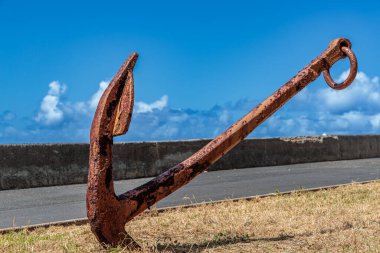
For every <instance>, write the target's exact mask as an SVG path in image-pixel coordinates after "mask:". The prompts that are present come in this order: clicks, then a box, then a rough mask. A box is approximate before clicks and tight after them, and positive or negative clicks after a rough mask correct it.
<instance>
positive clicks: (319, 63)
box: [86, 38, 357, 248]
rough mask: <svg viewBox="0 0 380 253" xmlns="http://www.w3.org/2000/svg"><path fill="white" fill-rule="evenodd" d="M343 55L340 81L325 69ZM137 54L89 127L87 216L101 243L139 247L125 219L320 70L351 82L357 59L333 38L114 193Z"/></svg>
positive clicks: (186, 177)
mask: <svg viewBox="0 0 380 253" xmlns="http://www.w3.org/2000/svg"><path fill="white" fill-rule="evenodd" d="M346 56H347V57H348V58H349V60H350V73H349V75H348V77H347V79H346V80H345V81H344V82H343V83H340V84H337V83H335V82H334V81H333V79H332V78H331V76H330V73H329V69H330V68H331V66H333V64H334V63H336V62H337V61H338V60H340V59H343V58H345V57H346ZM137 57H138V55H137V53H132V54H131V55H130V56H129V57H128V59H127V60H126V61H125V62H124V63H123V65H122V66H121V68H120V69H119V71H118V72H117V74H116V75H115V77H114V78H113V80H112V81H111V82H110V84H109V86H108V88H107V89H106V90H105V91H104V93H103V95H102V97H101V99H100V101H99V104H98V107H97V110H96V112H95V116H94V119H93V122H92V127H91V134H90V138H91V140H90V159H89V174H88V189H87V198H86V199H87V216H88V219H89V222H90V225H91V230H92V232H93V233H94V234H95V235H96V238H97V239H98V241H99V242H100V243H102V244H103V245H104V246H116V245H121V246H129V247H132V248H138V247H139V245H138V244H137V243H136V242H135V241H134V240H133V239H132V237H131V236H129V235H128V233H127V232H126V231H125V224H126V223H127V222H128V221H130V220H131V219H133V218H134V217H135V216H136V215H138V214H140V213H141V212H143V211H144V210H145V209H147V208H149V207H150V206H152V205H153V204H155V203H156V202H157V201H159V200H161V199H163V198H165V197H166V196H168V195H169V194H171V193H172V192H174V191H175V190H177V189H179V188H180V187H182V186H183V185H185V184H187V183H189V182H190V181H191V180H192V179H193V178H194V177H195V176H197V175H198V174H200V173H201V172H203V171H204V170H206V169H207V168H208V167H209V166H210V165H211V164H213V163H214V162H215V161H217V160H218V159H219V158H221V157H222V156H223V155H224V154H226V153H227V152H228V151H229V150H231V149H232V148H233V147H235V146H236V145H237V144H238V143H239V142H241V141H242V140H243V139H244V138H245V137H247V136H248V134H249V133H251V132H252V131H253V130H254V129H255V128H256V127H257V126H258V125H260V124H261V123H262V122H263V121H265V120H266V119H267V118H268V117H270V116H271V115H272V114H273V113H274V112H275V111H277V110H278V109H279V108H280V107H281V106H282V105H284V104H285V103H286V102H287V101H288V100H289V99H290V98H292V97H293V96H294V95H295V94H296V93H298V92H299V91H301V90H302V89H303V88H304V87H305V86H306V85H308V84H309V83H311V82H312V81H314V80H315V79H317V77H318V76H319V75H320V74H321V72H323V75H324V78H325V81H326V82H327V84H328V85H329V86H331V87H332V88H333V89H337V90H340V89H344V88H345V87H347V86H348V85H350V84H351V83H352V82H353V80H354V79H355V76H356V73H357V61H356V57H355V55H354V53H353V52H352V51H351V43H350V41H349V40H348V39H343V38H339V39H335V40H333V41H332V42H331V43H330V44H329V46H328V48H327V49H326V50H325V51H324V52H323V53H322V54H320V55H319V56H318V57H317V58H315V59H314V60H313V61H312V62H311V63H310V64H309V65H307V66H306V67H305V68H304V69H302V70H301V71H300V72H299V73H298V74H297V75H295V76H294V77H293V78H292V79H290V80H289V81H288V82H287V83H285V84H284V85H283V86H282V87H281V88H280V89H278V90H277V91H276V92H275V93H273V94H272V95H271V96H270V97H268V98H267V99H265V100H264V101H263V102H262V103H261V104H259V105H257V106H256V107H255V108H253V109H252V110H251V111H250V112H249V113H247V114H246V115H245V116H244V117H242V118H241V119H240V120H238V121H237V122H236V123H234V124H233V125H232V126H231V127H230V128H228V129H227V130H226V131H225V132H223V133H222V134H220V135H219V136H217V137H216V138H215V139H214V140H212V141H211V142H209V143H208V144H207V145H206V146H204V147H203V148H202V149H200V150H199V151H198V152H196V153H195V154H193V155H192V156H191V157H189V158H188V159H186V160H185V161H183V162H181V163H179V164H177V165H175V166H174V167H172V168H170V169H169V170H167V171H166V172H164V173H162V174H161V175H159V176H157V177H156V178H154V179H153V180H151V181H149V182H147V183H146V184H143V185H141V186H139V187H137V188H135V189H133V190H130V191H128V192H126V193H124V194H121V195H119V196H117V195H116V194H115V192H114V184H113V178H112V144H113V137H114V136H117V135H123V134H125V133H126V132H127V130H128V127H129V123H130V121H131V117H132V110H133V100H134V90H133V68H134V66H135V63H136V60H137Z"/></svg>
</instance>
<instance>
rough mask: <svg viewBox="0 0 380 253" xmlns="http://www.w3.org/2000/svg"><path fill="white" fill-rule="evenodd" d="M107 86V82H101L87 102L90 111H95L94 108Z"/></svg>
mask: <svg viewBox="0 0 380 253" xmlns="http://www.w3.org/2000/svg"><path fill="white" fill-rule="evenodd" d="M108 84H109V82H106V81H101V82H100V83H99V89H98V91H97V92H95V94H94V95H92V97H91V99H90V101H89V104H90V107H91V108H92V109H96V107H97V106H98V103H99V100H100V97H101V96H102V94H103V92H104V91H105V90H106V88H107V86H108Z"/></svg>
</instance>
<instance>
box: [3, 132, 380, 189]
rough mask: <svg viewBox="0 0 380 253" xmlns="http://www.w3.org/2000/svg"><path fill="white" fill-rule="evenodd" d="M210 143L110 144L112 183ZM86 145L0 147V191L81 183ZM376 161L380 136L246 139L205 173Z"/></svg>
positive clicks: (151, 171) (160, 167) (154, 170)
mask: <svg viewBox="0 0 380 253" xmlns="http://www.w3.org/2000/svg"><path fill="white" fill-rule="evenodd" d="M208 142H209V140H192V141H172V142H141V143H120V144H115V145H114V156H113V159H114V162H113V165H114V173H113V174H114V178H115V179H116V180H120V179H128V178H138V177H151V176H156V175H158V174H160V173H161V172H163V171H165V170H167V169H169V168H170V167H171V166H173V165H176V164H177V163H179V162H181V161H182V160H184V159H186V158H187V157H189V156H190V155H192V154H193V153H194V152H195V151H197V150H198V149H200V148H201V147H202V146H204V145H205V144H206V143H208ZM88 149H89V145H88V144H37V145H34V144H32V145H0V190H7V189H16V188H29V187H39V186H52V185H65V184H77V183H85V182H86V181H87V170H88ZM372 157H380V136H377V135H372V136H370V135H364V136H363V135H362V136H326V137H296V138H273V139H249V140H245V141H243V142H242V143H241V144H239V145H238V146H237V147H236V148H235V149H233V150H232V151H231V152H229V153H228V154H227V155H225V156H224V157H223V158H222V159H221V160H219V161H218V162H217V163H216V164H214V165H213V166H212V167H210V169H209V170H222V169H223V170H226V169H235V168H247V167H257V166H270V165H284V164H293V163H307V162H319V161H333V160H348V159H361V158H372Z"/></svg>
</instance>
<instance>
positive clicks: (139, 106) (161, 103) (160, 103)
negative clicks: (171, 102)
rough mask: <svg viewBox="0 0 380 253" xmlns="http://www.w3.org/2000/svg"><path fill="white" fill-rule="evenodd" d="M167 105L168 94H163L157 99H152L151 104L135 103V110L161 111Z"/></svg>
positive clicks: (139, 111)
mask: <svg viewBox="0 0 380 253" xmlns="http://www.w3.org/2000/svg"><path fill="white" fill-rule="evenodd" d="M167 105H168V96H167V95H164V96H162V97H161V98H160V99H159V100H157V101H154V102H153V103H151V104H148V103H145V102H137V103H136V105H135V110H136V112H137V113H147V112H153V110H159V111H161V110H162V109H164V108H165V107H166V106H167Z"/></svg>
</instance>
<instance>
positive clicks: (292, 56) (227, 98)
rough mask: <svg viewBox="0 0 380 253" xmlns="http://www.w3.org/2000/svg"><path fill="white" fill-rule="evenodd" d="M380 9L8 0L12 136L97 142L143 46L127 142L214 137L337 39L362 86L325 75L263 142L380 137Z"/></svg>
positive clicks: (6, 61)
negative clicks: (120, 73)
mask: <svg viewBox="0 0 380 253" xmlns="http://www.w3.org/2000/svg"><path fill="white" fill-rule="evenodd" d="M379 5H380V4H379V3H378V2H377V1H318V2H310V1H286V2H284V3H283V4H281V1H257V2H255V1H112V2H111V1H108V2H106V1H91V2H90V1H88V2H84V1H82V2H79V1H59V2H58V1H17V0H12V1H10V0H9V1H7V0H3V1H2V0H0V32H1V40H0V87H1V92H0V143H38V142H88V135H89V127H90V122H91V119H92V116H93V112H94V107H95V104H96V102H97V99H98V98H99V95H100V94H101V91H102V89H103V88H104V87H105V86H106V83H107V82H108V81H109V80H110V79H112V77H113V75H114V74H115V73H116V71H117V69H118V68H119V66H120V65H121V63H122V62H123V61H124V59H125V58H126V57H127V56H128V55H129V54H130V53H131V52H133V51H137V52H138V53H139V54H140V57H139V60H138V63H137V65H136V68H135V92H136V94H135V99H136V106H135V111H134V116H133V118H132V123H131V128H130V131H129V132H128V134H127V136H124V137H121V138H119V139H118V140H120V141H141V140H174V139H189V138H212V137H214V136H216V135H217V134H218V133H220V132H221V131H223V130H224V129H225V128H227V127H228V126H229V125H230V124H232V123H233V122H234V121H235V120H236V119H238V118H239V117H241V116H243V115H244V114H245V113H246V112H248V111H249V110H250V109H251V108H252V107H254V106H255V105H256V104H257V103H258V102H260V101H261V100H263V99H265V98H266V97H267V96H269V95H270V94H271V93H273V92H274V91H275V90H276V89H278V88H279V87H280V86H281V85H282V84H284V83H285V82H286V81H287V80H289V79H290V78H291V77H292V76H293V75H294V74H296V73H297V72H298V71H299V70H300V69H301V68H303V67H304V66H305V65H306V64H307V63H309V62H310V61H311V60H312V59H313V58H315V57H316V56H317V55H318V54H320V53H321V52H322V51H323V50H324V49H325V48H326V46H327V45H328V43H329V42H330V41H331V40H332V39H334V38H337V37H346V38H349V39H350V40H351V42H352V44H353V50H354V52H355V53H356V55H357V58H358V61H359V71H360V75H359V77H358V79H357V80H356V81H355V83H354V84H353V85H352V87H350V88H349V89H348V90H344V91H341V92H335V91H332V90H331V91H330V90H328V89H327V85H326V84H325V83H324V81H323V78H320V79H318V80H317V81H316V82H314V83H313V84H311V85H310V86H309V87H308V88H307V89H306V90H304V91H302V92H301V94H299V96H297V97H296V98H295V99H294V100H293V101H292V102H291V103H290V104H287V105H286V106H284V108H282V109H281V110H280V111H279V112H277V113H276V114H275V115H274V116H273V117H272V118H271V119H269V120H268V121H267V122H266V123H264V124H263V125H262V126H260V127H259V128H258V129H257V131H256V132H255V133H253V135H252V136H251V137H275V136H294V135H321V134H378V133H379V131H380V114H379V113H380V88H379V80H378V78H377V77H378V76H379V75H380V69H379V67H378V66H379V59H380V49H379V46H378V45H379V44H380V43H379V42H380V29H379V28H380V6H379ZM348 65H349V64H348V61H347V60H344V61H342V62H339V63H338V64H336V65H335V66H334V67H333V69H332V70H331V72H332V75H333V77H334V78H335V79H337V80H338V79H339V78H343V77H342V75H343V76H344V71H346V70H347V69H348Z"/></svg>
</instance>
